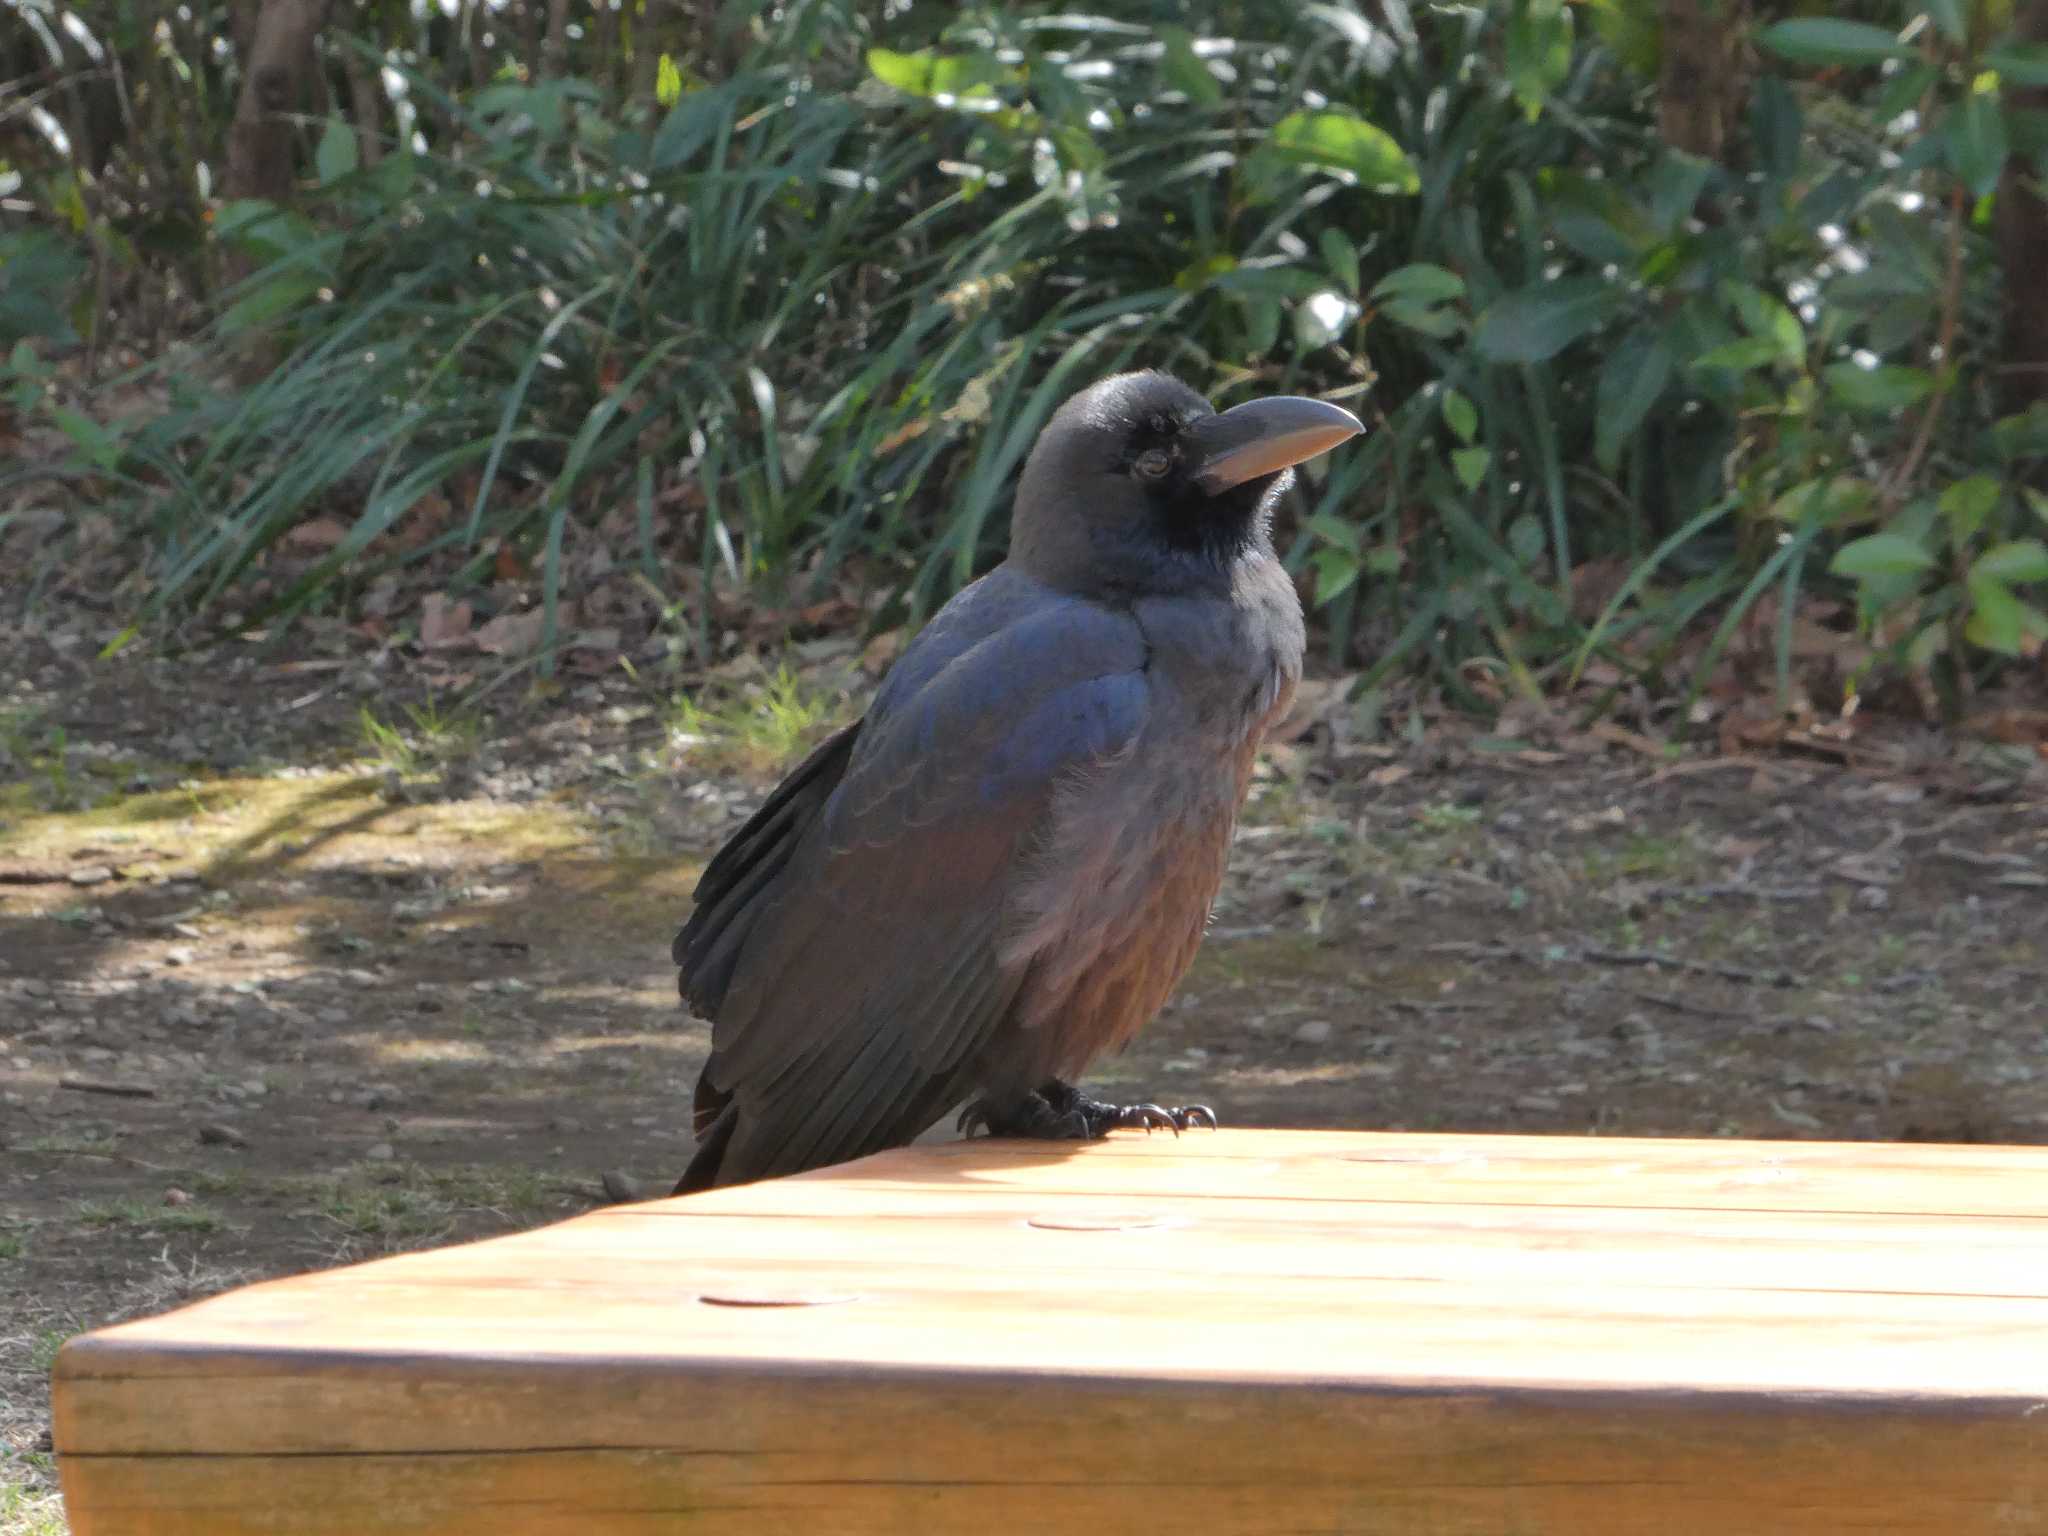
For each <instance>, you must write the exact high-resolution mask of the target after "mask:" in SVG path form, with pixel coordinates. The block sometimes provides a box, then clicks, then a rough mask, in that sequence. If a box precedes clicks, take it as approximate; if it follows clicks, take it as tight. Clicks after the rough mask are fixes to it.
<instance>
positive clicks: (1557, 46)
mask: <svg viewBox="0 0 2048 1536" xmlns="http://www.w3.org/2000/svg"><path fill="white" fill-rule="evenodd" d="M1502 65H1503V67H1504V68H1505V70H1506V73H1507V77H1508V86H1509V88H1510V89H1511V90H1513V92H1514V93H1515V100H1516V101H1518V102H1520V103H1521V106H1522V111H1523V114H1524V115H1525V116H1527V117H1528V118H1530V119H1531V120H1532V121H1533V120H1534V119H1535V117H1536V115H1537V114H1538V113H1539V112H1541V111H1542V110H1543V103H1544V102H1546V101H1548V100H1549V99H1550V93H1551V92H1552V91H1554V90H1556V89H1557V88H1558V86H1560V85H1562V84H1563V83H1564V80H1565V77H1566V76H1567V75H1568V74H1570V73H1571V67H1572V17H1571V12H1570V11H1568V10H1567V9H1566V8H1565V7H1564V5H1563V4H1562V3H1561V0H1516V3H1515V8H1514V10H1513V11H1512V12H1511V13H1510V15H1509V17H1508V26H1507V37H1506V46H1505V47H1504V49H1503V50H1502Z"/></svg>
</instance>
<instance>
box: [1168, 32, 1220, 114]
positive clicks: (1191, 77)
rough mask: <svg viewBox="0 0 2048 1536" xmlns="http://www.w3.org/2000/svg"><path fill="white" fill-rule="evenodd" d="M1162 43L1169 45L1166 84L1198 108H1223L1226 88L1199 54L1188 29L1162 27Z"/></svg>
mask: <svg viewBox="0 0 2048 1536" xmlns="http://www.w3.org/2000/svg"><path fill="white" fill-rule="evenodd" d="M1159 40H1160V41H1161V42H1162V43H1164V44H1165V45H1166V57H1165V58H1164V60H1163V61H1162V62H1163V64H1164V66H1165V70H1166V83H1167V84H1168V85H1170V86H1172V87H1173V88H1174V89H1175V90H1177V91H1179V92H1180V93H1181V94H1182V95H1183V96H1185V97H1187V99H1188V100H1189V101H1190V102H1192V103H1194V105H1196V106H1198V107H1215V106H1221V105H1222V104H1223V87H1222V85H1220V84H1219V83H1218V82H1217V79H1216V77H1215V76H1214V75H1212V74H1210V73H1209V66H1208V65H1206V64H1204V63H1203V62H1202V59H1201V55H1199V54H1197V53H1196V52H1195V40H1194V37H1193V35H1192V34H1191V33H1189V31H1188V30H1187V28H1185V27H1161V28H1160V29H1159Z"/></svg>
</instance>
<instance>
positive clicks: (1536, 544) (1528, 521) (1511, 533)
mask: <svg viewBox="0 0 2048 1536" xmlns="http://www.w3.org/2000/svg"><path fill="white" fill-rule="evenodd" d="M1508 549H1509V550H1510V551H1511V552H1512V553H1513V554H1514V557H1515V558H1516V559H1517V560H1519V561H1521V562H1522V564H1524V565H1534V564H1535V563H1536V562H1537V561H1538V560H1540V559H1542V558H1543V525H1542V524H1541V523H1539V522H1537V521H1536V519H1535V518H1533V517H1531V516H1530V515H1529V514H1528V513H1526V512H1524V513H1523V514H1522V515H1521V516H1520V517H1518V518H1516V519H1515V520H1514V521H1513V522H1512V523H1509V524H1508Z"/></svg>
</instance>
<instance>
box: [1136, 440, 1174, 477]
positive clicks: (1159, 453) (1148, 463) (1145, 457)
mask: <svg viewBox="0 0 2048 1536" xmlns="http://www.w3.org/2000/svg"><path fill="white" fill-rule="evenodd" d="M1131 465H1132V467H1133V468H1134V469H1136V470H1137V471H1138V473H1139V474H1141V475H1143V476H1144V477H1145V478H1146V479H1147V480H1157V479H1158V478H1159V477H1160V476H1162V475H1164V474H1165V473H1166V472H1167V471H1168V470H1170V469H1172V468H1173V455H1172V454H1170V453H1168V452H1167V451H1166V450H1165V449H1164V448H1147V449H1146V450H1145V451H1144V452H1143V453H1141V454H1139V455H1138V456H1137V458H1135V459H1133V460H1132V461H1131Z"/></svg>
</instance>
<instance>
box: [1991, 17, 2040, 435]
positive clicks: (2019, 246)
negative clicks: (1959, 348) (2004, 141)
mask: <svg viewBox="0 0 2048 1536" xmlns="http://www.w3.org/2000/svg"><path fill="white" fill-rule="evenodd" d="M2013 31H2014V33H2015V34H2016V35H2017V37H2018V39H2019V41H2021V42H2023V43H2048V0H2021V3H2020V4H2019V5H2018V6H2017V7H2016V8H2015V10H2014V14H2013ZM2005 100H2006V106H2007V108H2008V110H2011V111H2016V112H2042V111H2048V87H2044V86H2010V85H2009V86H2007V87H2006V88H2005ZM2041 191H2042V188H2041V183H2040V180H2039V179H2038V178H2037V177H2036V175H2035V174H2034V171H2033V168H2032V167H2031V166H2030V165H2029V164H2028V163H2027V160H2026V159H2025V157H2023V156H2020V155H2014V156H2013V157H2012V158H2011V159H2009V160H2007V161H2006V163H2005V175H2004V176H2003V177H2002V178H2001V179H2000V181H1999V183H1998V202H1997V204H1996V216H1995V218H1994V220H1993V230H1994V233H1995V235H1996V237H1997V241H1998V265H1999V270H2000V272H2001V273H2002V274H2003V276H2004V279H2005V339H2004V344H2003V348H2002V350H2003V356H2002V357H2001V358H2000V360H1999V369H1998V380H1999V400H2000V404H2001V405H2002V406H2003V408H2004V409H2006V410H2008V411H2024V410H2025V409H2026V408H2027V407H2028V406H2030V405H2033V404H2035V403H2037V402H2039V401H2043V400H2048V304H2044V303H2043V302H2042V299H2041V274H2042V273H2043V272H2048V201H2044V200H2043V199H2042V195H2041Z"/></svg>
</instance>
